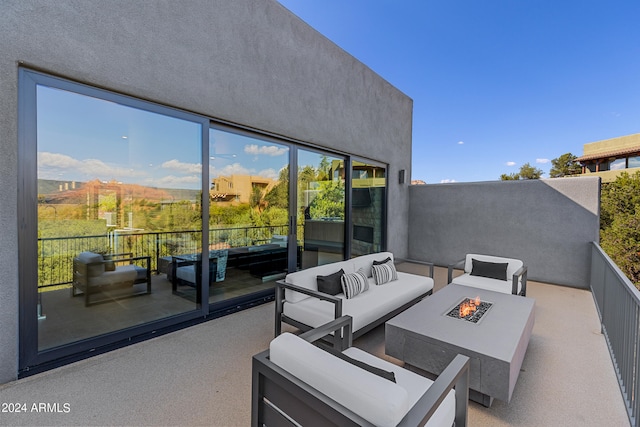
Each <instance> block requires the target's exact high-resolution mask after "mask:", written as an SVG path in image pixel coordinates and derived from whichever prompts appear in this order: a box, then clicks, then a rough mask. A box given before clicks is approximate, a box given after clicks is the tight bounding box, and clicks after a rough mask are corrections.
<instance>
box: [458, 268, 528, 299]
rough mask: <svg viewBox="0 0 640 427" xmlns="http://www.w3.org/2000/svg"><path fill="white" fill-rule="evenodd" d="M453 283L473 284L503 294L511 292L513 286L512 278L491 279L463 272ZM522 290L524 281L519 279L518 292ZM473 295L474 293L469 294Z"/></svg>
mask: <svg viewBox="0 0 640 427" xmlns="http://www.w3.org/2000/svg"><path fill="white" fill-rule="evenodd" d="M451 283H455V284H456V285H464V286H471V287H474V288H480V289H486V290H488V291H494V292H500V293H503V294H510V293H511V290H512V289H511V288H512V284H513V282H512V280H511V279H509V280H497V279H489V278H487V277H480V276H472V275H470V274H467V273H465V274H463V275H462V276H458V277H455V278H454V279H453V280H452V282H451ZM521 290H522V283H521V282H520V281H518V293H520V291H521ZM469 296H470V297H473V296H474V295H469Z"/></svg>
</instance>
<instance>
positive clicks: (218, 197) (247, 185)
mask: <svg viewBox="0 0 640 427" xmlns="http://www.w3.org/2000/svg"><path fill="white" fill-rule="evenodd" d="M212 181H213V183H212V185H211V190H210V191H209V193H210V194H211V200H212V201H214V202H230V203H249V201H250V200H251V194H252V192H253V189H254V188H259V189H260V191H261V192H262V194H263V195H264V194H266V193H267V192H269V190H271V189H272V188H273V186H274V185H276V184H277V182H278V181H276V180H274V179H271V178H265V177H261V176H254V175H231V176H219V177H217V178H214V179H213V180H212Z"/></svg>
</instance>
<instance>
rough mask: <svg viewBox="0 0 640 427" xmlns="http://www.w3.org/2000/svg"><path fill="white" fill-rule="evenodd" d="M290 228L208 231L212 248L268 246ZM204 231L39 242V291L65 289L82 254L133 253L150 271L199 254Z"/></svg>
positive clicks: (59, 239)
mask: <svg viewBox="0 0 640 427" xmlns="http://www.w3.org/2000/svg"><path fill="white" fill-rule="evenodd" d="M288 232H289V227H288V225H276V226H251V227H235V228H221V229H210V230H209V245H210V246H211V245H216V244H224V245H228V247H240V246H251V245H258V244H262V243H267V242H269V241H270V240H271V237H272V236H273V235H275V234H281V235H287V234H288ZM201 241H202V230H183V231H170V232H129V231H122V230H119V231H117V232H110V233H108V234H104V235H96V236H77V237H51V238H40V239H38V288H50V287H53V286H65V285H68V284H70V283H71V282H72V280H73V258H74V257H75V256H77V255H78V254H79V253H80V252H83V251H92V252H99V253H128V252H130V253H132V254H133V256H134V257H138V256H150V257H151V269H152V270H153V271H155V272H157V271H158V261H159V259H160V258H162V257H165V256H171V255H176V254H185V253H195V252H199V251H200V246H201Z"/></svg>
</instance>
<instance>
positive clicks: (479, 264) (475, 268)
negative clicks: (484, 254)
mask: <svg viewBox="0 0 640 427" xmlns="http://www.w3.org/2000/svg"><path fill="white" fill-rule="evenodd" d="M471 264H472V267H471V275H472V276H481V277H488V278H490V279H498V280H507V267H508V266H509V263H508V262H505V263H501V262H486V261H479V260H477V259H475V258H471Z"/></svg>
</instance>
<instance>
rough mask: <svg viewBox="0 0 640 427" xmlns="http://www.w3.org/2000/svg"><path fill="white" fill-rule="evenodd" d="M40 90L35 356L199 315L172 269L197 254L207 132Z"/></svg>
mask: <svg viewBox="0 0 640 427" xmlns="http://www.w3.org/2000/svg"><path fill="white" fill-rule="evenodd" d="M36 91H37V93H36V96H37V100H38V102H37V184H38V200H37V229H38V281H37V291H38V350H39V351H42V350H47V349H51V348H55V347H59V346H61V345H65V344H69V343H72V342H76V341H80V340H83V339H87V338H91V337H95V336H98V335H102V334H106V333H110V332H113V331H117V330H122V329H126V328H129V327H132V326H136V325H140V324H143V323H147V322H150V321H154V320H157V319H160V318H164V317H167V316H172V315H175V314H179V313H184V312H188V311H191V310H195V309H196V305H195V299H192V300H188V299H183V298H175V297H172V288H171V281H170V280H167V274H166V273H167V271H166V268H167V266H168V265H169V264H170V260H171V255H172V254H177V253H185V252H186V253H199V252H200V251H201V230H202V219H201V218H202V203H201V194H202V192H201V185H202V184H201V183H202V156H201V134H202V130H201V125H200V124H199V123H194V122H190V121H187V120H183V119H180V118H176V117H172V116H169V115H164V114H159V113H155V112H151V111H144V110H140V109H137V108H133V107H131V106H128V105H124V104H118V103H114V102H109V101H107V100H104V99H99V98H95V97H92V96H88V95H84V94H80V93H77V92H73V91H68V90H63V89H60V88H56V87H49V86H47V85H45V84H41V85H38V86H37V88H36ZM159 271H161V272H163V273H165V274H162V275H158V274H157V273H158V272H159ZM134 296H135V297H136V298H132V297H134Z"/></svg>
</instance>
